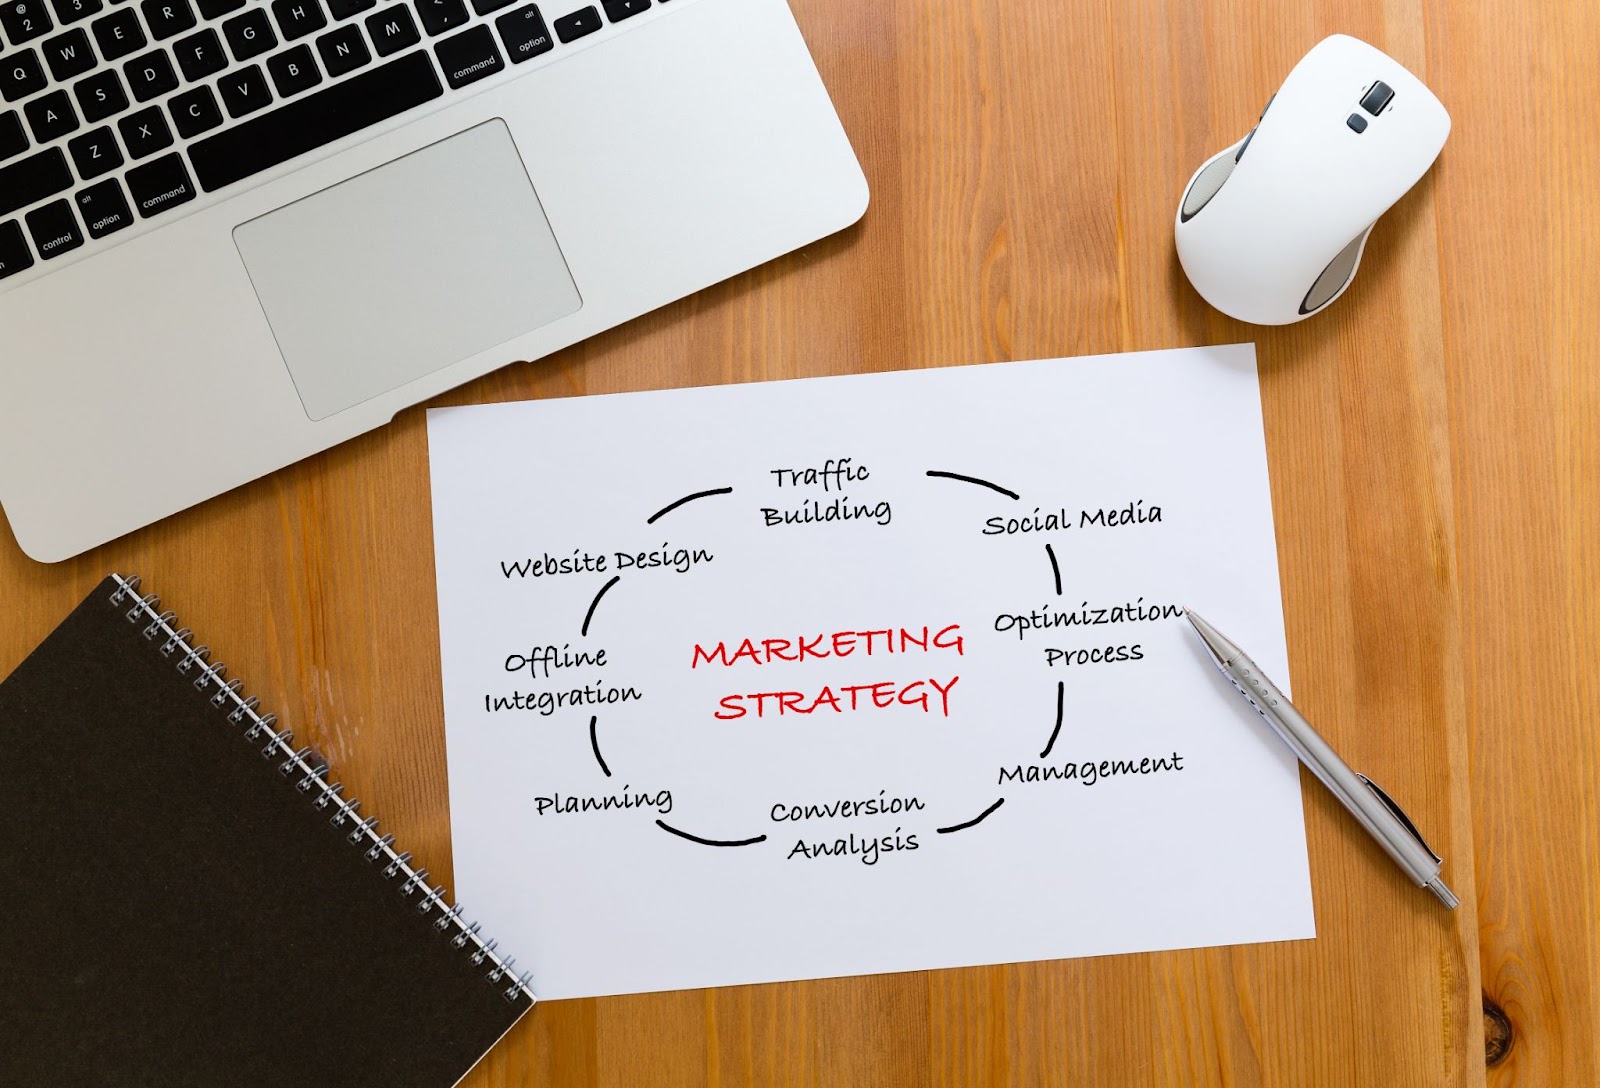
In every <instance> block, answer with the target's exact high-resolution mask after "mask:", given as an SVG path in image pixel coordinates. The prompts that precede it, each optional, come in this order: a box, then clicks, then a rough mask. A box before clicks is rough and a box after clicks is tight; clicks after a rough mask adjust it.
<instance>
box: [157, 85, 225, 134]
mask: <svg viewBox="0 0 1600 1088" xmlns="http://www.w3.org/2000/svg"><path fill="white" fill-rule="evenodd" d="M167 109H168V110H169V111H170V112H171V113H172V125H173V127H174V128H176V129H177V130H178V135H179V136H182V137H183V138H184V139H185V140H187V139H189V138H190V137H191V136H198V135H200V134H201V133H202V132H210V131H211V130H212V129H214V128H216V127H217V126H218V125H220V124H222V110H220V109H219V108H218V107H217V96H216V95H214V94H212V93H211V88H210V87H195V88H193V89H192V90H188V91H184V92H183V93H182V94H180V95H174V96H173V98H172V101H170V102H168V103H167Z"/></svg>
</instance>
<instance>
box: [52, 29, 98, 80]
mask: <svg viewBox="0 0 1600 1088" xmlns="http://www.w3.org/2000/svg"><path fill="white" fill-rule="evenodd" d="M40 49H42V50H43V51H44V59H45V63H46V64H48V65H50V74H51V75H53V76H55V78H56V82H57V83H65V82H66V81H67V80H69V79H72V78H73V77H74V76H81V75H83V73H85V72H87V71H88V70H89V69H91V68H93V67H94V66H95V59H94V50H93V49H91V48H89V35H87V34H85V33H84V32H83V28H82V27H79V28H78V29H76V30H69V31H67V32H66V33H65V34H62V35H61V36H60V37H57V38H51V39H50V40H49V41H47V42H45V43H44V45H42V46H40Z"/></svg>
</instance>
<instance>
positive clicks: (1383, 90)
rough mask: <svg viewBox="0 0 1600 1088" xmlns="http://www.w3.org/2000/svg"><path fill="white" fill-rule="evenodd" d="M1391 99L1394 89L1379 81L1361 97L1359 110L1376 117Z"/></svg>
mask: <svg viewBox="0 0 1600 1088" xmlns="http://www.w3.org/2000/svg"><path fill="white" fill-rule="evenodd" d="M1393 98H1394V88H1393V87H1391V86H1389V85H1388V84H1387V83H1385V82H1384V81H1383V80H1381V79H1380V80H1378V82H1376V83H1374V84H1373V85H1372V88H1371V89H1370V90H1368V91H1367V93H1366V94H1364V95H1362V96H1361V108H1362V109H1364V110H1366V111H1367V112H1368V113H1370V114H1372V116H1374V117H1376V116H1378V114H1380V113H1382V112H1383V107H1385V106H1387V105H1388V104H1389V102H1390V101H1391V100H1392V99H1393Z"/></svg>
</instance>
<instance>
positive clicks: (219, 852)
mask: <svg viewBox="0 0 1600 1088" xmlns="http://www.w3.org/2000/svg"><path fill="white" fill-rule="evenodd" d="M241 687H242V685H241V684H240V682H239V681H238V680H229V679H227V675H226V667H225V666H224V665H222V664H215V663H212V662H211V661H210V660H209V654H208V651H207V650H206V648H205V647H203V646H200V645H198V643H197V640H195V639H194V638H192V637H191V634H190V632H189V631H188V630H187V629H186V628H181V627H179V626H178V621H177V619H176V618H175V617H174V615H173V614H172V613H171V612H162V611H161V610H160V608H159V602H158V601H157V599H156V598H155V597H154V596H145V597H141V596H140V595H139V593H138V580H137V579H126V580H125V579H122V578H120V577H117V576H112V577H110V578H107V579H106V580H105V581H104V582H102V583H101V584H100V586H99V587H98V588H96V589H95V591H94V592H93V593H91V594H90V595H89V597H88V599H86V600H85V601H84V602H83V603H82V604H81V605H79V606H78V608H77V609H76V610H75V611H74V612H73V613H72V614H71V615H70V616H69V617H68V618H67V619H66V621H65V622H63V623H62V624H61V626H60V627H58V628H57V629H56V630H55V632H54V633H53V634H51V635H50V637H49V638H48V639H46V640H45V642H44V643H43V644H42V645H41V646H39V648H38V649H37V650H35V651H34V653H33V654H32V655H31V656H29V657H28V658H27V659H26V660H25V661H24V662H23V663H22V664H21V665H20V666H18V667H17V670H16V671H15V672H14V673H13V674H12V675H11V676H10V677H9V678H8V679H6V680H5V681H4V682H3V683H0V880H3V881H4V885H3V886H4V888H5V890H6V895H7V900H8V902H9V907H8V910H7V914H8V916H9V921H8V922H7V924H6V925H5V926H3V927H0V1040H4V1042H0V1084H5V1085H13V1084H15V1085H38V1086H41V1088H42V1086H55V1085H83V1086H85V1088H90V1086H101V1085H106V1086H109V1085H116V1086H118V1088H124V1086H140V1088H144V1086H151V1088H155V1086H160V1088H188V1086H191V1085H192V1086H196V1088H200V1086H204V1088H218V1086H221V1085H227V1086H230V1088H234V1086H238V1088H255V1086H260V1088H276V1086H284V1088H289V1086H294V1088H304V1086H307V1085H338V1086H340V1088H361V1086H372V1088H378V1086H382V1088H449V1086H451V1085H454V1084H456V1083H458V1082H459V1081H460V1080H461V1078H463V1077H464V1076H465V1075H466V1073H467V1072H468V1070H470V1069H471V1068H472V1066H473V1065H474V1064H476V1063H477V1062H478V1060H479V1059H480V1058H481V1057H482V1056H483V1055H484V1054H485V1053H486V1052H487V1051H488V1050H489V1048H490V1047H491V1046H493V1045H494V1043H495V1041H496V1040H498V1039H499V1038H500V1037H501V1036H502V1035H504V1034H505V1033H506V1031H508V1030H509V1029H510V1028H511V1026H512V1025H513V1024H515V1023H516V1022H517V1020H518V1019H519V1018H521V1017H522V1015H523V1014H525V1013H526V1012H527V1011H528V1010H529V1009H530V1008H531V1007H532V1005H533V1002H534V995H533V992H532V990H531V989H530V988H529V985H528V978H527V976H523V977H520V978H519V977H518V976H516V975H515V974H513V973H512V971H513V969H512V963H511V961H510V960H508V959H503V958H502V957H501V955H500V954H499V952H497V951H496V948H495V945H494V942H493V941H490V940H487V939H485V938H483V937H481V936H480V935H479V933H478V929H477V927H476V926H474V925H470V924H468V923H467V922H466V920H465V919H464V918H463V917H462V915H461V911H460V908H459V907H451V906H450V905H449V903H448V902H447V901H446V898H445V892H444V890H443V889H442V888H438V887H432V886H430V884H429V881H428V875H427V871H426V870H425V869H422V868H420V867H419V866H418V865H417V864H416V863H415V862H413V861H412V860H411V856H410V855H409V854H407V853H404V852H401V851H400V849H399V848H398V847H397V846H396V845H395V844H394V842H393V837H392V836H390V835H385V834H380V833H379V831H378V828H377V826H376V824H377V821H376V820H375V819H373V818H371V817H370V815H369V814H368V813H365V812H364V811H361V810H360V806H359V804H358V802H356V801H353V800H350V799H348V798H346V797H344V796H343V790H342V787H341V786H339V785H338V784H337V783H335V782H334V781H333V780H332V777H331V774H330V772H329V768H328V766H327V764H326V763H325V762H323V761H322V760H321V759H320V758H319V757H318V756H317V755H316V754H315V753H314V752H313V751H312V750H311V749H309V748H304V747H302V748H296V747H295V745H294V741H293V736H292V734H290V733H289V732H288V731H286V730H280V729H278V728H277V726H276V723H275V721H274V719H273V717H272V716H271V715H268V714H265V713H263V712H261V711H260V710H258V708H257V704H256V700H255V698H253V697H246V696H245V695H244V694H243V692H242V691H241Z"/></svg>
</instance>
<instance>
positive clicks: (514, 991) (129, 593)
mask: <svg viewBox="0 0 1600 1088" xmlns="http://www.w3.org/2000/svg"><path fill="white" fill-rule="evenodd" d="M111 577H112V578H113V579H114V580H115V581H116V583H117V589H116V590H115V591H114V592H113V593H112V594H111V603H112V604H113V605H117V606H119V607H120V606H121V605H123V604H124V603H126V602H127V601H128V600H129V599H130V598H132V599H133V602H134V603H133V605H132V607H131V608H129V609H128V611H127V613H126V618H127V620H128V622H129V623H132V624H143V627H142V628H140V631H141V633H142V634H143V635H144V637H145V640H146V641H148V642H152V643H155V642H156V641H157V639H160V640H161V641H160V643H159V645H158V649H159V650H160V652H161V655H162V656H163V657H165V658H168V659H175V667H176V668H177V670H178V672H179V673H180V674H182V675H184V676H185V677H187V676H189V674H191V673H195V678H194V686H195V687H196V688H197V689H198V690H200V691H202V692H204V691H208V690H210V689H211V688H212V687H213V686H214V687H215V689H216V690H215V692H214V693H213V694H212V695H211V704H212V705H213V706H215V707H216V708H217V709H218V710H227V720H228V721H229V722H232V723H233V724H235V725H244V724H245V723H247V722H248V723H249V728H247V729H246V730H245V732H244V734H243V735H244V737H245V738H246V739H247V740H249V741H251V742H260V741H262V740H265V741H266V744H265V746H264V747H262V748H261V755H262V756H263V758H265V759H267V760H269V761H276V762H277V764H278V771H279V772H280V773H281V774H283V776H284V777H285V778H294V776H295V775H296V774H297V773H298V774H299V775H300V778H299V780H298V781H297V782H295V787H296V788H297V789H298V790H299V791H300V792H301V793H305V794H311V793H313V792H314V793H316V797H314V798H313V799H312V805H313V807H314V808H317V809H323V810H327V809H328V808H329V807H331V808H332V809H333V815H332V817H330V820H331V822H332V823H333V825H334V826H335V827H338V828H344V827H346V826H347V825H348V826H349V827H350V830H349V832H348V833H347V834H346V836H345V838H346V840H347V841H348V842H349V843H350V845H352V846H354V847H357V848H360V849H361V850H362V851H363V856H364V857H365V858H366V859H367V860H368V861H371V862H374V863H380V862H381V863H382V864H383V868H382V869H381V870H379V871H380V872H381V873H382V874H383V876H384V877H385V878H387V879H389V880H393V879H395V878H396V877H400V878H402V880H401V884H400V887H399V889H398V893H399V894H400V895H401V896H403V897H405V898H407V899H409V898H411V897H412V896H414V895H415V896H416V898H417V912H418V913H419V914H421V915H423V916H424V917H427V916H431V915H432V914H433V913H434V912H435V911H436V910H437V911H438V917H437V918H435V919H434V920H433V928H434V929H435V930H437V931H438V932H439V933H440V934H448V933H450V931H451V930H452V929H454V931H455V932H454V934H453V935H452V936H450V937H449V941H450V945H451V947H452V948H454V949H457V950H461V951H468V950H469V949H470V951H469V952H468V955H469V958H470V959H471V961H472V963H473V965H474V966H480V967H481V966H482V965H483V964H485V963H487V964H489V967H490V970H489V971H488V973H487V974H486V976H485V977H486V979H487V980H488V981H489V982H490V983H492V984H494V985H497V986H498V985H500V984H501V983H503V982H507V981H509V982H510V985H508V986H506V987H505V988H504V989H503V990H502V991H501V996H502V997H504V998H505V999H506V1000H507V1001H513V1002H514V1001H516V1000H517V998H518V997H519V996H526V997H527V999H528V1001H529V1002H530V1003H533V1002H537V1001H538V1000H539V998H538V996H537V995H536V994H535V993H534V992H533V989H532V987H531V986H530V985H529V980H530V979H532V977H533V972H532V971H529V972H526V973H525V974H523V975H522V976H520V977H517V976H514V975H513V974H512V973H511V965H512V964H513V963H514V962H516V961H515V958H512V959H502V958H501V957H500V956H499V955H498V954H497V953H496V952H495V944H496V942H494V941H485V940H484V939H483V938H482V937H480V936H479V935H478V926H477V924H476V923H473V924H471V925H469V924H467V923H466V922H465V921H463V920H462V917H461V904H459V903H457V904H455V905H454V906H451V905H450V904H449V902H447V901H446V899H445V894H446V893H445V888H444V885H442V884H440V885H438V886H435V887H430V886H429V885H428V870H426V869H423V868H420V867H417V866H413V865H412V864H411V855H410V853H408V852H404V851H396V850H395V848H394V836H393V835H379V834H378V831H377V825H378V819H377V817H376V816H372V817H367V818H365V819H363V818H361V817H360V816H359V815H358V813H357V810H358V809H360V807H361V802H360V801H352V800H348V799H346V798H345V797H344V796H342V795H343V793H344V786H343V785H342V784H341V783H338V782H330V781H328V777H327V776H328V765H327V763H325V762H323V761H321V760H319V759H317V758H316V756H315V755H314V754H313V752H312V749H311V748H310V747H309V746H305V747H301V748H299V749H296V748H295V747H294V734H293V733H291V732H290V731H289V730H287V729H285V730H281V731H280V730H277V729H275V728H274V726H275V725H276V724H277V718H276V717H274V716H273V715H271V714H261V713H259V712H258V711H257V709H256V708H257V707H258V706H259V700H257V699H256V697H255V696H253V695H252V696H250V697H248V698H246V697H244V696H243V695H242V694H241V691H242V689H243V687H244V682H243V681H241V680H238V679H234V680H228V679H227V678H226V677H227V671H228V667H227V666H226V665H223V664H220V663H218V664H215V665H213V664H212V663H211V661H210V657H211V652H210V649H209V648H208V647H206V646H196V645H194V644H193V643H192V641H191V639H192V638H193V632H191V631H190V630H189V629H188V628H187V627H179V626H177V622H178V619H177V616H176V615H175V614H174V613H172V612H162V611H160V610H159V609H160V606H161V599H160V598H159V597H157V596H156V595H155V594H153V593H151V594H147V595H145V596H144V597H140V596H139V577H138V576H137V575H134V576H132V577H128V578H124V577H123V576H122V575H120V574H113V575H112V576H111ZM196 670H198V672H196ZM230 707H231V709H229V708H230ZM419 893H420V894H419Z"/></svg>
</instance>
